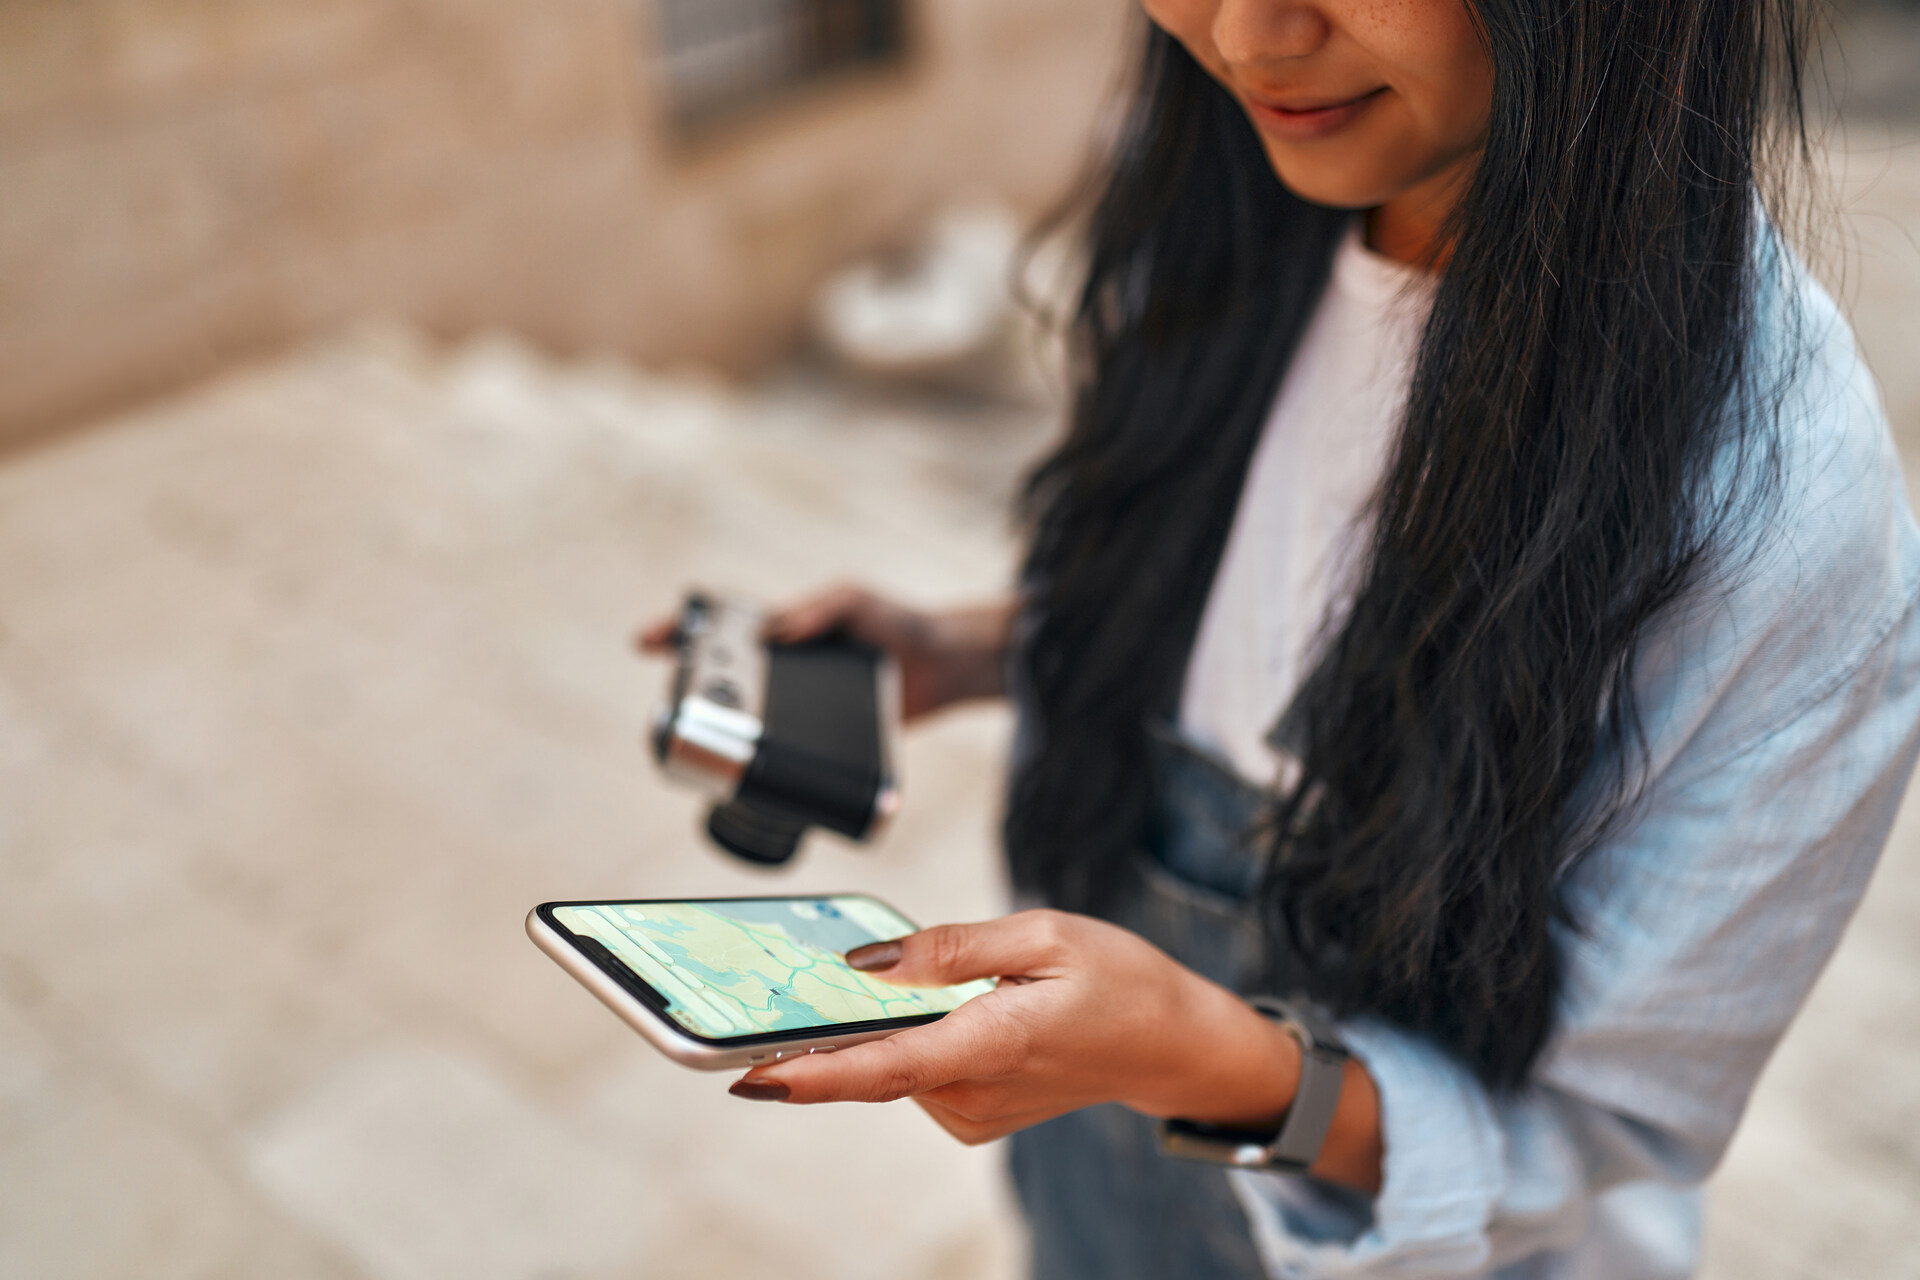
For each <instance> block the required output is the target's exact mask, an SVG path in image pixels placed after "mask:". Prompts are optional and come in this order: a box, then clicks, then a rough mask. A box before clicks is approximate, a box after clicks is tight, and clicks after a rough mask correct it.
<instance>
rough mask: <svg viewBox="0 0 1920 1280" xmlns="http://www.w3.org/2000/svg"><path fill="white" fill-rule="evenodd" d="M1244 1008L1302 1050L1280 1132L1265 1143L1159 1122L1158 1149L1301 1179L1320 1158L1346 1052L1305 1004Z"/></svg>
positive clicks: (1259, 1137)
mask: <svg viewBox="0 0 1920 1280" xmlns="http://www.w3.org/2000/svg"><path fill="white" fill-rule="evenodd" d="M1247 1003H1249V1004H1251V1005H1252V1006H1253V1007H1254V1008H1255V1009H1258V1010H1259V1011H1260V1012H1261V1013H1262V1014H1264V1015H1266V1016H1267V1017H1269V1018H1272V1019H1273V1020H1274V1021H1276V1022H1278V1023H1279V1024H1280V1025H1281V1026H1282V1027H1284V1028H1285V1029H1286V1031H1287V1032H1288V1034H1290V1035H1292V1036H1293V1038H1294V1039H1295V1040H1296V1041H1298V1042H1299V1045H1300V1083H1299V1085H1298V1087H1297V1088H1296V1090H1295V1092H1294V1099H1293V1105H1292V1106H1290V1107H1289V1108H1287V1115H1286V1118H1285V1119H1284V1120H1282V1121H1281V1123H1280V1130H1279V1132H1278V1133H1275V1134H1274V1135H1272V1136H1271V1137H1268V1136H1266V1135H1265V1134H1254V1133H1249V1132H1247V1131H1245V1130H1239V1129H1223V1128H1220V1127H1218V1126H1215V1125H1208V1124H1201V1123H1198V1122H1196V1121H1192V1120H1162V1121H1161V1122H1160V1149H1161V1151H1163V1152H1164V1153H1166V1154H1167V1155H1170V1156H1178V1157H1180V1158H1182V1159H1186V1160H1205V1161H1209V1162H1212V1163H1214V1164H1228V1165H1237V1166H1238V1167H1240V1168H1243V1169H1255V1168H1267V1169H1284V1170H1287V1171H1288V1172H1292V1173H1305V1172H1306V1171H1307V1170H1308V1169H1309V1168H1311V1167H1312V1166H1313V1163H1314V1162H1315V1161H1316V1160H1318V1159H1319V1158H1320V1148H1321V1147H1322V1146H1324V1145H1325V1144H1326V1141H1327V1130H1328V1129H1329V1128H1330V1127H1331V1126H1332V1124H1333V1113H1334V1110H1335V1108H1337V1107H1338V1106H1339V1104H1340V1082H1341V1080H1342V1078H1343V1077H1344V1075H1345V1073H1346V1063H1347V1056H1348V1055H1347V1050H1346V1046H1345V1045H1343V1044H1341V1043H1340V1039H1339V1036H1338V1035H1337V1034H1336V1033H1335V1032H1334V1030H1333V1027H1332V1025H1331V1024H1330V1023H1329V1022H1327V1020H1326V1019H1324V1018H1322V1017H1321V1016H1320V1014H1319V1012H1318V1011H1317V1010H1316V1009H1314V1007H1313V1006H1312V1005H1311V1004H1309V1003H1307V1002H1306V1001H1298V1002H1294V1001H1286V1000H1277V999H1274V998H1273V997H1271V996H1255V997H1253V998H1252V999H1251V1000H1249V1001H1248V1002H1247Z"/></svg>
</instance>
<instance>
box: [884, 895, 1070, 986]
mask: <svg viewBox="0 0 1920 1280" xmlns="http://www.w3.org/2000/svg"><path fill="white" fill-rule="evenodd" d="M1074 928H1075V918H1074V917H1072V916H1069V915H1067V914H1065V913H1063V912H1059V911H1022V912H1020V913H1018V914H1016V915H1011V916H1004V917H1002V918H1001V919H998V920H989V921H986V922H985V923H983V924H942V925H935V926H933V927H932V928H930V929H922V930H921V931H920V932H918V933H913V934H908V935H907V936H906V937H904V938H896V939H894V940H893V941H890V942H875V943H871V944H869V945H867V946H864V947H856V948H854V949H853V950H852V951H849V952H848V953H847V963H848V964H850V965H852V966H853V967H854V968H856V969H859V970H861V971H863V972H866V973H872V974H875V975H877V976H879V977H882V978H885V979H886V980H887V981H888V982H897V983H899V984H900V985H902V986H910V987H945V986H951V985H953V984H954V983H959V982H971V981H973V980H974V979H976V978H1035V977H1046V976H1048V975H1049V974H1050V973H1052V972H1053V971H1055V969H1056V968H1057V966H1058V964H1059V962H1060V961H1061V959H1062V958H1063V955H1064V953H1065V950H1066V948H1067V947H1068V945H1070V942H1071V936H1070V935H1071V934H1072V933H1073V931H1074Z"/></svg>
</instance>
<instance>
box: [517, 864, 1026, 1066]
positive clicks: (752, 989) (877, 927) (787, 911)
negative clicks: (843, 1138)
mask: <svg viewBox="0 0 1920 1280" xmlns="http://www.w3.org/2000/svg"><path fill="white" fill-rule="evenodd" d="M553 914H554V917H555V918H556V919H557V920H559V921H560V923H561V924H563V925H565V926H566V927H567V928H568V929H571V930H572V931H573V932H575V933H577V934H582V935H584V936H587V937H591V938H596V939H598V940H599V941H600V942H601V943H603V944H604V945H605V946H606V947H607V949H608V950H610V951H612V952H613V954H614V955H615V956H617V957H618V958H619V959H620V961H621V962H622V963H623V964H625V965H627V966H628V967H629V968H631V969H632V970H633V971H634V972H635V973H636V974H638V975H639V976H640V977H641V978H642V979H643V980H645V981H646V983H647V984H648V985H649V986H651V987H652V988H653V989H654V990H655V991H658V992H659V993H660V994H661V995H663V996H665V997H666V999H667V1013H668V1015H669V1016H670V1017H672V1018H673V1019H674V1021H676V1022H678V1023H679V1024H680V1025H681V1026H683V1027H685V1028H686V1029H687V1030H689V1031H692V1032H694V1033H696V1034H698V1035H703V1036H713V1037H722V1038H724V1037H729V1036H745V1035H758V1034H762V1033H765V1032H769V1031H804V1030H808V1029H811V1028H816V1027H826V1026H836V1025H840V1024H843V1023H849V1022H871V1021H875V1020H878V1019H884V1018H906V1017H913V1016H916V1015H920V1014H928V1013H945V1012H947V1011H949V1010H951V1009H955V1008H958V1007H959V1006H960V1005H961V1004H962V1003H964V1002H965V1001H967V1000H970V999H972V998H973V997H974V996H977V995H979V994H981V993H982V992H985V991H991V990H992V989H993V984H992V983H991V982H970V983H967V984H965V985H963V986H958V987H899V986H894V985H893V984H891V983H888V982H883V981H881V980H880V979H878V978H874V977H869V976H868V975H866V974H864V973H861V972H859V971H858V970H856V969H851V968H848V967H847V963H846V961H845V960H843V959H842V958H841V957H842V955H843V954H844V953H845V952H847V951H850V950H852V949H853V948H854V947H858V946H862V945H864V944H866V943H869V942H879V941H882V940H884V939H887V938H898V937H901V936H902V935H904V934H908V933H911V932H912V931H913V926H912V925H911V924H910V923H908V922H907V921H906V920H904V919H902V918H900V917H899V916H898V915H896V914H895V913H893V912H892V911H891V910H889V909H888V908H886V907H884V906H882V905H881V904H880V903H879V902H877V901H875V900H874V899H872V898H861V897H853V896H847V897H837V898H806V899H799V898H794V899H786V898H781V899H737V900H728V901H713V902H640V903H602V904H596V905H593V906H585V907H558V908H556V909H555V910H554V913H553Z"/></svg>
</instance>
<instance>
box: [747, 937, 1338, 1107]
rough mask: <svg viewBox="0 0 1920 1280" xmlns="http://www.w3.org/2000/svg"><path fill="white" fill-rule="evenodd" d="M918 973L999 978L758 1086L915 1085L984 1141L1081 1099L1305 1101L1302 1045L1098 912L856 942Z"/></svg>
mask: <svg viewBox="0 0 1920 1280" xmlns="http://www.w3.org/2000/svg"><path fill="white" fill-rule="evenodd" d="M847 958H848V960H849V961H850V962H851V963H852V964H853V965H854V967H856V968H859V969H863V970H866V971H867V972H871V973H874V974H875V975H876V976H879V977H883V978H885V979H886V980H888V981H890V982H897V983H900V984H902V985H907V986H947V985H950V984H953V983H959V982H968V981H972V980H973V979H976V978H999V979H1001V982H1000V985H999V986H998V988H996V989H995V990H993V991H991V992H988V993H987V994H985V995H981V996H977V997H975V998H974V999H972V1000H970V1001H968V1002H967V1003H966V1004H964V1005H962V1006H960V1008H958V1009H956V1010H955V1011H954V1012H952V1013H950V1014H948V1015H947V1016H946V1017H944V1018H942V1019H941V1020H940V1021H938V1022H934V1023H929V1024H928V1025H926V1026H923V1027H914V1028H912V1029H910V1030H907V1031H902V1032H900V1033H899V1034H898V1035H894V1036H890V1037H888V1038H887V1039H885V1040H877V1041H873V1042H870V1043H867V1044H860V1045H854V1046H852V1047H850V1048H846V1049H841V1050H839V1051H838V1052H835V1053H832V1054H813V1055H809V1056H807V1057H804V1058H795V1059H793V1060H791V1061H788V1062H783V1063H780V1064H778V1065H776V1066H768V1067H757V1068H755V1069H754V1070H752V1071H750V1072H748V1073H747V1075H746V1076H745V1077H744V1078H742V1079H741V1080H740V1081H739V1082H738V1083H736V1084H735V1085H734V1092H735V1093H736V1094H737V1095H739V1096H741V1097H747V1098H759V1099H763V1100H768V1101H786V1102H795V1103H813V1102H890V1101H893V1100H894V1099H896V1098H912V1099H914V1101H916V1102H918V1103H919V1104H920V1105H921V1106H922V1107H924V1108H925V1109H926V1111H927V1113H928V1114H929V1115H931V1116H932V1117H933V1118H934V1119H935V1120H937V1121H939V1122H940V1124H941V1125H942V1126H943V1127H944V1128H945V1129H946V1130H947V1132H949V1133H951V1134H953V1136H955V1137H956V1138H959V1139H960V1140H961V1141H962V1142H966V1143H978V1142H987V1141H990V1140H992V1139H994V1138H998V1137H1001V1136H1003V1135H1005V1134H1008V1133H1012V1132H1014V1131H1015V1130H1017V1129H1023V1128H1026V1127H1027V1126H1028V1125H1032V1124H1038V1123H1039V1122H1040V1121H1042V1120H1047V1119H1051V1118H1052V1117H1054V1116H1057V1115H1062V1114H1064V1113H1066V1112H1068V1111H1073V1110H1077V1109H1078V1108H1080V1107H1085V1106H1091V1105H1094V1104H1096V1103H1102V1102H1118V1103H1122V1104H1124V1105H1126V1106H1128V1107H1131V1108H1133V1109H1134V1110H1136V1111H1140V1112H1143V1113H1145V1114H1147V1115H1152V1116H1183V1117H1186V1118H1188V1119H1193V1120H1203V1121H1209V1122H1213V1123H1217V1124H1238V1125H1247V1126H1255V1125H1261V1124H1267V1125H1271V1124H1273V1123H1275V1122H1277V1120H1278V1119H1279V1118H1280V1117H1281V1116H1282V1115H1283V1114H1284V1113H1285V1112H1286V1109H1287V1107H1288V1106H1289V1105H1291V1103H1292V1101H1293V1095H1294V1090H1295V1086H1296V1082H1297V1081H1298V1078H1299V1071H1300V1048H1299V1045H1298V1043H1297V1042H1296V1041H1295V1040H1294V1038H1293V1037H1292V1036H1291V1035H1290V1034H1288V1033H1287V1032H1286V1031H1285V1030H1283V1029H1282V1028H1280V1027H1278V1026H1276V1025H1275V1024H1274V1023H1272V1022H1270V1021H1268V1020H1267V1019H1266V1018H1264V1017H1262V1016H1261V1015H1260V1014H1259V1013H1257V1012H1255V1011H1254V1010H1253V1009H1252V1008H1251V1007H1250V1006H1249V1005H1248V1004H1247V1003H1246V1002H1245V1001H1243V1000H1242V999H1240V998H1239V997H1238V996H1236V995H1234V994H1233V993H1232V992H1230V991H1228V990H1227V989H1226V988H1225V987H1222V986H1219V985H1218V984H1216V983H1213V982H1210V981H1208V980H1207V979H1205V978H1203V977H1201V976H1200V975H1199V974H1197V973H1195V972H1193V971H1192V970H1191V969H1188V968H1186V967H1185V966H1183V965H1181V964H1179V963H1178V962H1176V961H1174V960H1173V959H1172V958H1171V957H1169V956H1168V955H1167V954H1166V953H1165V952H1163V951H1161V950H1159V949H1158V948H1157V947H1155V946H1153V945H1152V944H1151V943H1148V942H1147V941H1145V940H1144V939H1142V938H1140V937H1139V936H1137V935H1135V934H1132V933H1129V932H1127V931H1126V930H1125V929H1121V928H1119V927H1117V926H1115V925H1111V924H1107V923H1105V922H1103V921H1099V920H1095V919H1092V918H1090V917H1087V916H1078V915H1069V914H1066V913H1064V912H1059V911H1026V912H1022V913H1020V914H1018V915H1013V916H1008V917H1006V918H1004V919H1000V920H992V921H989V922H987V923H985V924H969V925H940V926H938V927H935V928H931V929H925V930H922V931H921V932H919V933H916V934H913V935H911V936H909V937H906V938H902V939H899V940H898V941H895V942H880V943H874V944H872V945H870V946H866V947H860V948H858V949H856V950H854V951H852V952H850V953H848V957H847Z"/></svg>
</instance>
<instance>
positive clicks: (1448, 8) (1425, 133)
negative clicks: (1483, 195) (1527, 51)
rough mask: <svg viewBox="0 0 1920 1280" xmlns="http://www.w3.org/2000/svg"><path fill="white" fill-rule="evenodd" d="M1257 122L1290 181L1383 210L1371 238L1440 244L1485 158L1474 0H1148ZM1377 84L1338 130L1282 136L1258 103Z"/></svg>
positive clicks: (1322, 96)
mask: <svg viewBox="0 0 1920 1280" xmlns="http://www.w3.org/2000/svg"><path fill="white" fill-rule="evenodd" d="M1143 3H1144V7H1145V9H1146V12H1147V16H1148V17H1150V18H1151V19H1152V20H1153V21H1154V22H1155V23H1156V24H1158V25H1159V26H1160V27H1162V28H1163V29H1164V30H1165V31H1166V32H1167V33H1168V34H1169V35H1171V36H1173V37H1174V38H1175V39H1176V40H1178V41H1180V43H1181V44H1183V45H1184V46H1186V48H1187V50H1188V52H1190V53H1191V54H1192V55H1193V56H1194V58H1195V60H1196V61H1198V62H1199V63H1200V65H1201V66H1203V67H1205V68H1206V70H1207V71H1208V73H1209V74H1211V75H1212V76H1213V77H1214V78H1215V79H1216V80H1218V81H1219V82H1220V83H1221V84H1222V85H1224V86H1225V87H1226V88H1227V90H1228V91H1229V92H1231V93H1232V94H1233V95H1234V97H1235V98H1237V99H1238V100H1239V101H1240V103H1241V105H1242V106H1243V107H1247V108H1248V115H1249V118H1251V119H1252V120H1253V123H1254V126H1255V128H1257V129H1259V130H1260V136H1261V141H1262V143H1263V144H1264V146H1265V148H1266V152H1267V158H1268V160H1269V161H1270V162H1271V163H1272V165H1273V169H1274V172H1275V173H1276V174H1278V175H1279V177H1280V180H1281V181H1282V182H1284V183H1285V184H1286V185H1287V187H1288V188H1289V189H1290V190H1292V191H1293V192H1294V193H1295V194H1296V195H1298V196H1300V197H1302V198H1303V199H1306V200H1311V201H1313V202H1314V203H1316V204H1324V205H1330V206H1332V207H1335V208H1341V209H1367V210H1371V211H1373V213H1372V215H1371V216H1370V218H1369V220H1368V239H1369V240H1370V241H1371V242H1372V244H1373V247H1374V248H1375V249H1377V250H1378V251H1380V252H1382V253H1386V254H1388V255H1389V256H1392V257H1396V258H1401V259H1403V260H1405V261H1427V262H1432V261H1434V260H1435V259H1436V258H1438V257H1440V256H1441V253H1440V248H1439V244H1438V236H1439V232H1440V229H1441V226H1442V224H1443V223H1444V221H1445V218H1446V215H1447V213H1448V212H1449V211H1450V210H1451V208H1452V206H1453V203H1454V201H1455V200H1456V199H1458V196H1459V193H1460V192H1461V191H1462V190H1463V189H1464V185H1465V181H1466V180H1467V179H1468V178H1470V177H1471V175H1472V173H1473V169H1474V166H1475V164H1476V163H1477V162H1478V158H1479V154H1480V149H1481V147H1482V145H1483V144H1484V140H1485V138H1486V131H1487V117H1488V111H1489V108H1490V105H1491V103H1492V98H1493V63H1492V60H1491V58H1490V57H1489V56H1488V54H1487V51H1486V47H1485V45H1484V44H1483V43H1482V42H1481V39H1480V33H1479V31H1478V30H1477V29H1476V28H1475V26H1474V23H1473V18H1472V15H1471V14H1470V13H1469V12H1468V10H1467V6H1466V4H1465V3H1464V0H1306V2H1302V0H1143ZM1376 90H1378V91H1379V92H1378V94H1377V96H1376V97H1375V98H1374V99H1373V100H1372V101H1371V102H1369V103H1368V104H1367V106H1366V108H1365V109H1364V110H1363V111H1362V112H1361V113H1359V115H1358V116H1357V117H1356V118H1355V119H1354V120H1353V121H1352V122H1351V123H1350V124H1347V125H1346V126H1345V127H1343V128H1340V129H1338V130H1337V131H1335V132H1333V133H1332V134H1330V135H1329V136H1326V137H1320V138H1312V139H1300V138H1297V137H1288V136H1285V133H1284V131H1282V130H1280V129H1277V128H1274V127H1272V126H1271V124H1270V122H1268V121H1265V120H1263V119H1262V117H1261V113H1260V111H1259V110H1257V109H1255V108H1254V106H1253V104H1254V103H1256V102H1259V101H1265V102H1267V103H1270V104H1275V105H1279V106H1282V107H1298V106H1320V105H1324V104H1328V103H1333V102H1342V101H1347V100H1351V99H1354V98H1357V97H1359V96H1361V95H1364V94H1369V93H1373V92H1374V91H1376Z"/></svg>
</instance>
